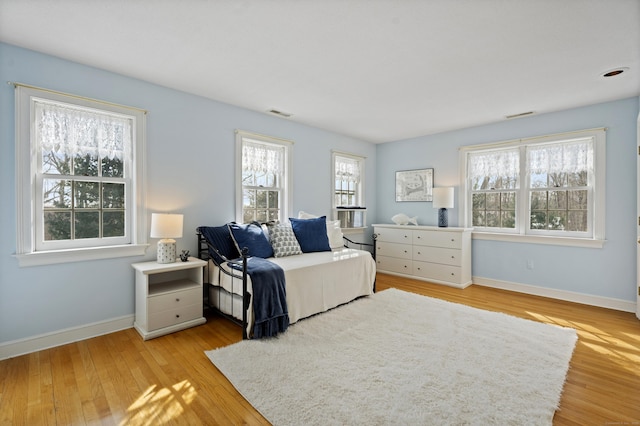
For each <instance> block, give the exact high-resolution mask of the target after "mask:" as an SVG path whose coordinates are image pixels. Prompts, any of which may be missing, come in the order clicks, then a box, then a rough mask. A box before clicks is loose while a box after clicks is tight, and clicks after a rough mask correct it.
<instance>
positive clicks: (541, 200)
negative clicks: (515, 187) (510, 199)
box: [531, 191, 547, 210]
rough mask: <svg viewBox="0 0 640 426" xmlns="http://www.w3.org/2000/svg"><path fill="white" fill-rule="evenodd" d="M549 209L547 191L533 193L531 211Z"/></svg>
mask: <svg viewBox="0 0 640 426" xmlns="http://www.w3.org/2000/svg"><path fill="white" fill-rule="evenodd" d="M542 209H544V210H546V209H547V191H533V192H531V210H542Z"/></svg>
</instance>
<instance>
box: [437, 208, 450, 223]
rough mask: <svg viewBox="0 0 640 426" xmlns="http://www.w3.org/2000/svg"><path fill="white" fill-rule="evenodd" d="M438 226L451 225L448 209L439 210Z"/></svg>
mask: <svg viewBox="0 0 640 426" xmlns="http://www.w3.org/2000/svg"><path fill="white" fill-rule="evenodd" d="M438 226H439V227H440V228H446V227H448V226H449V217H448V214H447V209H445V208H441V209H439V210H438Z"/></svg>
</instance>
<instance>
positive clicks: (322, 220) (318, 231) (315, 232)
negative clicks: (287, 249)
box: [289, 216, 331, 253]
mask: <svg viewBox="0 0 640 426" xmlns="http://www.w3.org/2000/svg"><path fill="white" fill-rule="evenodd" d="M289 221H290V222H291V228H293V233H294V234H295V235H296V238H297V239H298V243H299V244H300V248H301V249H302V252H303V253H311V252H314V251H331V247H330V246H329V237H327V217H326V216H321V217H318V218H314V219H294V218H292V217H290V218H289Z"/></svg>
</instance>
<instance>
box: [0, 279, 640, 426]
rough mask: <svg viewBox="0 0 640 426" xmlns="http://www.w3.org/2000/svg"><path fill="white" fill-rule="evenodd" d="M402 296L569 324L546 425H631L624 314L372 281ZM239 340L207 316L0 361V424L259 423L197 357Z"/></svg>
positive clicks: (631, 373) (635, 368) (637, 329)
mask: <svg viewBox="0 0 640 426" xmlns="http://www.w3.org/2000/svg"><path fill="white" fill-rule="evenodd" d="M377 285H378V290H379V291H380V290H384V289H386V288H388V287H396V288H399V289H402V290H407V291H412V292H416V293H421V294H425V295H428V296H432V297H437V298H441V299H446V300H450V301H453V302H457V303H463V304H466V305H470V306H474V307H477V308H482V309H487V310H493V311H501V312H505V313H507V314H511V315H514V316H518V317H522V318H527V319H531V320H535V321H541V322H545V323H551V324H558V325H561V326H568V327H573V328H575V329H576V330H577V331H578V334H579V340H578V343H577V345H576V349H575V352H574V354H573V358H572V360H571V364H570V369H569V373H568V376H567V381H566V383H565V387H564V392H563V396H562V400H561V403H560V409H559V410H558V411H557V412H556V415H555V418H554V425H607V424H609V425H611V424H640V321H639V320H638V319H636V317H635V315H633V314H631V313H624V312H618V311H612V310H607V309H601V308H594V307H589V306H585V305H578V304H572V303H568V302H562V301H556V300H552V299H545V298H541V297H535V296H527V295H522V294H518V293H512V292H506V291H502V290H495V289H490V288H485V287H480V286H471V287H469V288H467V289H465V290H458V289H453V288H449V287H444V286H439V285H434V284H428V283H424V282H421V281H413V280H409V279H404V278H397V277H393V276H390V275H384V274H378V281H377ZM240 339H241V332H240V328H239V327H238V326H236V325H233V324H231V323H230V322H228V321H227V320H224V319H222V318H220V317H217V316H215V315H209V316H208V322H207V323H206V324H204V325H202V326H199V327H195V328H192V329H188V330H184V331H182V332H179V333H174V334H171V335H168V336H163V337H160V338H157V339H153V340H150V341H147V342H143V341H142V339H141V338H140V336H139V335H138V334H137V333H136V332H135V331H134V329H128V330H124V331H120V332H117V333H112V334H109V335H106V336H101V337H96V338H93V339H88V340H84V341H81V342H77V343H72V344H68V345H64V346H60V347H57V348H53V349H48V350H44V351H40V352H36V353H33V354H29V355H24V356H20V357H16V358H12V359H8V360H4V361H0V425H9V424H10V425H47V424H51V425H71V424H80V425H81V424H119V425H159V424H185V425H198V424H203V425H215V424H223V425H227V424H250V425H256V424H268V422H267V421H266V420H265V419H264V418H263V417H262V416H261V415H260V414H259V413H257V412H256V411H255V410H254V409H253V408H252V407H251V406H250V405H249V404H248V403H247V402H246V401H245V400H244V399H243V398H242V397H241V396H240V395H239V394H238V393H237V392H236V391H235V390H234V388H233V387H232V386H231V385H230V384H229V383H228V382H227V381H226V379H225V378H224V377H223V376H222V375H221V374H220V373H219V372H218V371H217V369H216V368H215V367H214V366H213V364H211V362H210V361H209V359H208V358H207V357H206V356H205V355H204V351H205V350H209V349H213V348H217V347H220V346H226V345H229V344H231V343H234V342H237V341H239V340H240Z"/></svg>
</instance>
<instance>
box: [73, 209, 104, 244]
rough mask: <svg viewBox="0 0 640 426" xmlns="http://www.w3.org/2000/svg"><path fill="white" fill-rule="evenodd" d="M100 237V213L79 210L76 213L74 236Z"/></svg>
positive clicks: (77, 237) (78, 237)
mask: <svg viewBox="0 0 640 426" xmlns="http://www.w3.org/2000/svg"><path fill="white" fill-rule="evenodd" d="M98 237H100V213H99V212H77V213H76V214H75V235H74V238H76V239H80V238H98Z"/></svg>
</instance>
